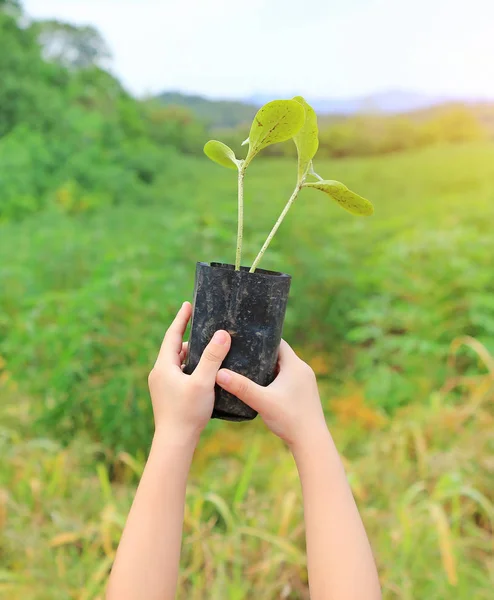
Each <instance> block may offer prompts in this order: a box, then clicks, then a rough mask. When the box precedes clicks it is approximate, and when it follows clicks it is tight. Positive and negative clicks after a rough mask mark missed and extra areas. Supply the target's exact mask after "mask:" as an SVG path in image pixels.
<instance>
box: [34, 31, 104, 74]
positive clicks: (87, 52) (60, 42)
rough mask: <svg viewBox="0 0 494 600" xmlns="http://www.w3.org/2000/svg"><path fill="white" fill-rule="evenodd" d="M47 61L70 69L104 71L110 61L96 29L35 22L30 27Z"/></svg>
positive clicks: (102, 40)
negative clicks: (101, 68)
mask: <svg viewBox="0 0 494 600" xmlns="http://www.w3.org/2000/svg"><path fill="white" fill-rule="evenodd" d="M31 28H32V30H33V31H34V33H35V34H36V36H37V39H38V41H39V43H40V45H41V47H42V49H43V56H44V58H45V59H46V60H49V61H55V62H58V63H59V64H61V65H63V66H65V67H68V68H70V69H86V68H89V67H93V66H99V67H103V66H104V65H105V64H107V63H108V61H109V60H110V59H111V53H110V50H109V48H108V46H107V44H106V42H105V40H104V39H103V38H102V36H101V34H100V33H99V31H98V30H97V29H95V28H94V27H91V26H89V25H87V26H83V27H78V26H76V25H71V24H70V23H63V22H61V21H38V22H36V23H33V24H32V25H31Z"/></svg>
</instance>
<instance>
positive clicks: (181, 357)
mask: <svg viewBox="0 0 494 600" xmlns="http://www.w3.org/2000/svg"><path fill="white" fill-rule="evenodd" d="M191 314H192V305H191V304H190V302H184V304H183V305H182V308H181V309H180V310H179V311H178V314H177V316H176V317H175V320H174V321H173V323H172V324H171V325H170V327H169V329H168V331H167V332H166V334H165V338H164V340H163V343H162V345H161V349H160V352H159V355H158V358H157V360H156V363H155V365H154V367H153V369H152V371H151V373H150V374H149V378H148V383H149V391H150V392H151V400H152V402H153V412H154V423H155V435H156V434H161V433H163V432H164V434H165V435H166V436H167V437H169V436H174V437H175V438H176V439H179V440H189V439H193V440H194V441H197V439H198V438H199V435H200V433H201V431H202V430H203V429H204V427H205V426H206V424H207V422H208V421H209V419H210V418H211V414H212V412H213V406H214V386H215V382H216V374H217V372H218V370H219V368H220V366H221V363H222V362H223V360H224V359H225V357H226V355H227V354H228V351H229V350H230V345H231V337H230V334H229V333H228V332H227V331H222V330H220V331H217V332H216V333H215V335H214V336H213V339H212V340H211V341H210V343H209V344H208V346H207V347H206V349H205V350H204V353H203V355H202V357H201V360H200V362H199V364H198V365H197V367H196V369H195V370H194V372H193V373H192V375H186V374H185V373H183V371H182V363H183V362H184V361H185V357H186V355H187V344H186V343H185V344H184V342H183V336H184V333H185V330H186V328H187V324H188V322H189V320H190V317H191Z"/></svg>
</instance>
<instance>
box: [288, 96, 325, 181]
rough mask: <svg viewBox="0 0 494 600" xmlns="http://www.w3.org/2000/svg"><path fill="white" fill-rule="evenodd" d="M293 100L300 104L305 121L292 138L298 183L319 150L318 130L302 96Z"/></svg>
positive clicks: (313, 114)
mask: <svg viewBox="0 0 494 600" xmlns="http://www.w3.org/2000/svg"><path fill="white" fill-rule="evenodd" d="M294 100H296V101H297V102H300V104H302V106H303V107H304V109H305V121H304V124H303V126H302V128H301V129H300V131H299V132H298V133H296V134H295V135H294V136H293V141H294V142H295V146H296V147H297V154H298V181H299V183H300V182H302V181H303V179H304V177H305V175H307V172H308V170H309V168H310V166H311V163H312V159H313V158H314V156H315V155H316V152H317V149H318V148H319V130H318V128H317V116H316V113H315V111H314V109H313V108H312V106H310V104H308V103H307V102H306V101H305V100H304V98H302V96H295V98H294Z"/></svg>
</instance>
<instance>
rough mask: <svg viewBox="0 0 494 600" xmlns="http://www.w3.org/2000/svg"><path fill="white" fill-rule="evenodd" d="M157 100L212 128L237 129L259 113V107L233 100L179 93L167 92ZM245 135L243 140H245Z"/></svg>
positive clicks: (247, 123)
mask: <svg viewBox="0 0 494 600" xmlns="http://www.w3.org/2000/svg"><path fill="white" fill-rule="evenodd" d="M156 100H157V101H158V102H159V103H161V104H163V105H165V106H171V107H175V108H178V107H183V108H185V109H187V111H189V112H190V113H191V114H193V115H194V117H195V118H196V119H199V120H200V121H202V122H204V123H207V125H208V126H209V127H211V128H213V129H214V128H220V129H222V128H235V127H237V126H239V125H243V124H245V125H247V126H248V125H249V124H250V123H251V122H252V119H253V117H254V115H255V114H256V112H257V107H256V106H254V105H250V104H245V103H244V102H236V101H233V100H208V99H207V98H203V97H201V96H189V95H185V94H180V93H178V92H166V93H164V94H161V95H159V96H158V97H157V98H156ZM246 137H247V136H246V135H245V136H244V137H243V138H241V139H245V138H246Z"/></svg>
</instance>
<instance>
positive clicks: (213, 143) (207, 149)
mask: <svg viewBox="0 0 494 600" xmlns="http://www.w3.org/2000/svg"><path fill="white" fill-rule="evenodd" d="M204 154H205V155H206V156H207V157H208V158H210V159H211V160H212V161H214V162H215V163H218V164H219V165H221V166H222V167H227V168H228V169H238V161H237V159H236V157H235V152H233V150H232V149H231V148H230V147H229V146H227V145H226V144H223V142H218V141H217V140H209V142H207V144H206V145H205V146H204Z"/></svg>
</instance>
